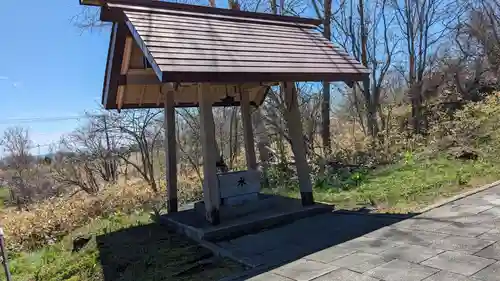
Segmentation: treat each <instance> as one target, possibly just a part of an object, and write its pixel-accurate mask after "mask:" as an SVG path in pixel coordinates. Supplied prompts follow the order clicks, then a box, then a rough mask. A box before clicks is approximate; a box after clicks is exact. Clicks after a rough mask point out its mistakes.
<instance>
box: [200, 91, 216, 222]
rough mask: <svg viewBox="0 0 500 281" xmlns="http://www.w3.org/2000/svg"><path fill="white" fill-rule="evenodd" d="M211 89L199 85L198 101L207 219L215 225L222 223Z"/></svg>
mask: <svg viewBox="0 0 500 281" xmlns="http://www.w3.org/2000/svg"><path fill="white" fill-rule="evenodd" d="M209 90H210V87H209V86H208V85H204V84H198V100H199V103H200V127H201V146H202V151H203V201H204V203H205V211H206V214H205V216H206V219H207V220H208V221H209V222H210V223H211V224H213V225H217V224H219V223H220V217H219V207H220V201H221V200H220V193H219V181H218V179H217V167H216V162H217V159H218V156H217V155H216V153H217V149H216V144H215V126H214V116H213V113H212V100H211V98H210V93H209Z"/></svg>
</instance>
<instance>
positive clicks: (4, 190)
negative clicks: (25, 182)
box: [0, 186, 10, 208]
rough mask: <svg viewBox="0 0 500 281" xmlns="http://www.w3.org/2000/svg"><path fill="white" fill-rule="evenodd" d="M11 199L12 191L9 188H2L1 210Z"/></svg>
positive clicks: (0, 197)
mask: <svg viewBox="0 0 500 281" xmlns="http://www.w3.org/2000/svg"><path fill="white" fill-rule="evenodd" d="M9 199H10V190H9V189H8V188H7V187H3V186H2V187H0V208H3V207H4V206H5V202H8V201H9Z"/></svg>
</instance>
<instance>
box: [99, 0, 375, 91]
mask: <svg viewBox="0 0 500 281" xmlns="http://www.w3.org/2000/svg"><path fill="white" fill-rule="evenodd" d="M134 2H136V3H134ZM145 3H148V4H145ZM101 19H102V20H105V21H112V22H115V23H119V24H125V25H126V27H127V28H128V32H129V33H130V34H131V35H132V37H133V38H134V41H135V42H136V44H137V46H139V48H140V49H141V50H142V52H143V53H144V56H145V58H146V59H147V61H148V63H149V65H150V66H151V68H152V69H153V70H154V73H155V74H156V76H157V78H158V80H159V81H161V82H163V83H166V82H179V83H181V82H210V83H244V82H278V81H323V80H327V81H345V82H354V81H359V80H362V79H364V78H366V77H368V75H369V74H368V70H367V69H366V68H365V67H364V66H363V65H361V64H360V63H359V62H358V61H356V60H355V59H354V58H353V57H351V56H349V55H348V54H347V53H346V52H344V51H343V50H341V49H340V48H338V47H336V46H334V45H333V44H332V43H331V42H330V41H328V40H326V39H325V38H324V37H323V36H322V35H321V34H320V33H319V32H318V31H317V30H316V28H317V25H319V24H320V21H318V20H314V19H305V18H298V17H284V16H276V15H269V14H261V13H250V12H242V11H231V10H223V9H215V8H208V7H200V6H193V5H184V4H173V3H166V2H159V1H157V2H150V1H145V2H142V3H140V2H138V1H131V0H128V1H111V2H109V1H108V2H107V3H106V4H105V5H104V6H103V7H102V10H101Z"/></svg>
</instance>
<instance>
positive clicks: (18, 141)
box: [1, 127, 35, 208]
mask: <svg viewBox="0 0 500 281" xmlns="http://www.w3.org/2000/svg"><path fill="white" fill-rule="evenodd" d="M1 145H2V146H3V147H4V152H6V154H7V155H6V157H5V158H4V160H5V161H6V164H7V167H8V169H9V171H10V172H11V173H12V175H11V178H12V179H11V181H10V185H11V186H10V192H11V200H12V201H16V203H17V205H18V207H19V208H20V207H21V206H22V205H24V204H25V203H30V202H31V201H32V196H33V191H34V190H33V188H31V184H30V180H31V179H32V178H33V176H34V172H35V171H34V169H33V165H32V164H33V163H34V161H33V157H32V155H31V153H30V148H31V147H32V141H31V139H30V136H29V131H28V129H26V128H22V127H9V128H7V129H6V130H5V131H4V133H3V138H2V140H1Z"/></svg>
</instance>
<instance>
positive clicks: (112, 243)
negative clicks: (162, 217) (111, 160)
mask: <svg viewBox="0 0 500 281" xmlns="http://www.w3.org/2000/svg"><path fill="white" fill-rule="evenodd" d="M96 240H97V246H98V248H99V253H100V262H101V265H102V269H103V275H104V281H118V280H120V281H137V280H141V281H161V280H190V281H191V280H192V281H195V280H196V281H197V280H200V281H201V280H203V281H205V280H218V279H220V278H222V277H224V276H228V275H231V274H235V273H237V272H241V271H242V270H243V268H242V266H241V265H239V264H237V263H235V262H232V261H228V260H221V259H219V258H215V257H213V255H212V253H211V252H210V251H209V250H207V249H205V248H203V247H201V246H199V245H198V244H197V243H195V242H194V241H191V240H189V239H188V238H185V237H183V236H180V235H178V234H175V233H172V232H169V230H168V229H167V228H165V227H164V226H161V225H159V224H155V223H152V224H148V225H141V226H135V227H131V228H127V229H122V230H119V231H116V232H112V233H107V234H104V235H101V236H98V237H97V238H96Z"/></svg>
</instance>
